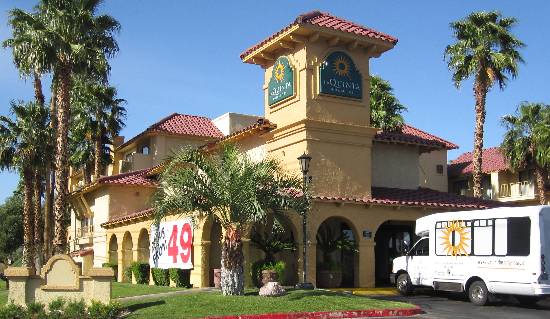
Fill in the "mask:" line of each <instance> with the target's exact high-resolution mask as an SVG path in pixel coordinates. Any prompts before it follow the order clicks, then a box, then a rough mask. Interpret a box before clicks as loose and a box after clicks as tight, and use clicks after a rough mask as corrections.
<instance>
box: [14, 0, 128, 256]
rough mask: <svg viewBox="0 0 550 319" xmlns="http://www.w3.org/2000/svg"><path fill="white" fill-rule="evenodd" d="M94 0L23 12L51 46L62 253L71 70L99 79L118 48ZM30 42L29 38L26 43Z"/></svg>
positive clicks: (46, 4) (62, 247)
mask: <svg viewBox="0 0 550 319" xmlns="http://www.w3.org/2000/svg"><path fill="white" fill-rule="evenodd" d="M100 3H101V1H100V0H41V1H40V3H39V4H38V6H37V8H36V10H37V14H24V13H22V15H23V18H24V19H26V20H28V24H29V25H32V28H33V34H36V35H37V38H38V40H39V43H40V45H41V46H42V45H43V46H44V47H46V48H48V50H52V52H53V55H54V59H53V65H52V69H53V72H54V75H53V76H54V79H55V87H56V90H57V92H56V99H55V104H56V124H57V125H56V134H55V136H56V137H55V139H56V141H55V143H56V149H55V193H56V197H55V203H54V212H55V240H54V246H55V251H56V252H58V253H65V252H66V244H67V234H66V229H65V226H66V212H67V194H68V173H69V169H68V151H67V150H68V146H67V144H68V143H67V140H68V131H69V121H70V117H71V116H70V112H71V106H70V91H71V86H72V76H73V74H75V73H81V74H87V75H89V76H93V77H95V78H97V79H99V80H105V78H106V76H107V74H108V72H109V65H108V63H107V58H109V57H112V56H113V55H114V54H115V53H116V52H117V51H118V45H117V42H116V40H115V39H114V34H115V33H116V32H117V31H118V30H119V29H120V24H119V23H118V22H117V21H116V20H115V19H113V18H112V17H110V16H108V15H97V10H98V7H99V5H100ZM27 45H28V46H31V42H30V41H28V42H27Z"/></svg>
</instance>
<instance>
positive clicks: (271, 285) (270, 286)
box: [260, 281, 286, 297]
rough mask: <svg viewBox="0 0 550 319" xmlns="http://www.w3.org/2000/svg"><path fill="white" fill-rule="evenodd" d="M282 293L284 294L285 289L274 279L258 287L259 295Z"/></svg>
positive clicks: (267, 295)
mask: <svg viewBox="0 0 550 319" xmlns="http://www.w3.org/2000/svg"><path fill="white" fill-rule="evenodd" d="M283 295H286V291H285V289H284V288H283V286H281V284H279V283H278V282H276V281H270V282H268V283H267V284H265V285H264V286H263V287H262V288H260V296H265V297H277V296H283Z"/></svg>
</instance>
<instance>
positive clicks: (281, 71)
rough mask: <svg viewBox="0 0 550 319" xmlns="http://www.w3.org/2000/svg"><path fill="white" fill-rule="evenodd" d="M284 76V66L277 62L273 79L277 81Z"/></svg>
mask: <svg viewBox="0 0 550 319" xmlns="http://www.w3.org/2000/svg"><path fill="white" fill-rule="evenodd" d="M284 77H285V66H284V65H283V64H282V63H281V62H279V63H278V64H277V66H276V67H275V79H276V80H277V81H279V82H280V81H282V80H283V78H284Z"/></svg>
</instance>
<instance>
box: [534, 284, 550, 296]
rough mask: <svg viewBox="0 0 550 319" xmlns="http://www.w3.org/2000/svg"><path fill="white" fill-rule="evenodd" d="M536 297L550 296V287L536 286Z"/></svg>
mask: <svg viewBox="0 0 550 319" xmlns="http://www.w3.org/2000/svg"><path fill="white" fill-rule="evenodd" d="M534 292H535V295H550V285H536V287H535V291H534Z"/></svg>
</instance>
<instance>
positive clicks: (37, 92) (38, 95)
mask: <svg viewBox="0 0 550 319" xmlns="http://www.w3.org/2000/svg"><path fill="white" fill-rule="evenodd" d="M33 79H34V81H33V84H34V98H35V99H36V102H37V103H38V104H40V105H41V106H44V103H45V99H44V93H43V92H42V80H41V79H40V74H38V72H34V74H33Z"/></svg>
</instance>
